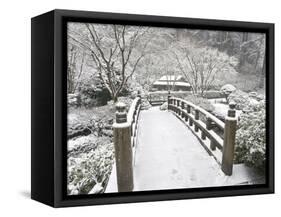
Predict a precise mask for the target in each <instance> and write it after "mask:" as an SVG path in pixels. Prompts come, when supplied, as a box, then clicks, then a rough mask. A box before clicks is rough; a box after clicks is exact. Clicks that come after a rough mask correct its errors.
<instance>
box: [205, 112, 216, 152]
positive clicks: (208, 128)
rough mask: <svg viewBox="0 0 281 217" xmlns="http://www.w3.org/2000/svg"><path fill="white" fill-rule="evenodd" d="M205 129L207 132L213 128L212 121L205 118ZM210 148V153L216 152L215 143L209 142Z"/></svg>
mask: <svg viewBox="0 0 281 217" xmlns="http://www.w3.org/2000/svg"><path fill="white" fill-rule="evenodd" d="M206 128H207V130H212V128H213V126H212V119H211V118H210V117H207V121H206ZM210 148H211V150H212V151H215V150H216V143H215V141H213V140H211V144H210Z"/></svg>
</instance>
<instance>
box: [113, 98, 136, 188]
mask: <svg viewBox="0 0 281 217" xmlns="http://www.w3.org/2000/svg"><path fill="white" fill-rule="evenodd" d="M140 108H141V97H140V95H138V96H137V97H136V98H135V99H134V100H133V102H132V104H131V106H130V108H129V110H128V113H127V111H126V105H125V104H124V103H122V102H118V103H117V104H116V120H115V123H114V124H113V143H114V149H115V165H116V176H117V188H118V192H128V191H132V190H133V188H134V180H133V162H134V159H133V158H134V152H133V149H134V146H135V145H136V135H137V129H138V117H139V112H140Z"/></svg>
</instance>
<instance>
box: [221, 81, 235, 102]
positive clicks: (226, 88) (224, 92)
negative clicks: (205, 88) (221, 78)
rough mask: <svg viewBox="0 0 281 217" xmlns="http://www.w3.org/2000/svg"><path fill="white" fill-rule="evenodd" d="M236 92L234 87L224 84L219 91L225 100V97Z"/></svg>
mask: <svg viewBox="0 0 281 217" xmlns="http://www.w3.org/2000/svg"><path fill="white" fill-rule="evenodd" d="M235 90H236V87H234V86H233V85H232V84H226V85H223V86H222V88H221V89H220V92H221V93H222V95H223V96H224V97H225V98H226V99H227V97H228V96H229V95H230V94H231V93H232V92H234V91H235Z"/></svg>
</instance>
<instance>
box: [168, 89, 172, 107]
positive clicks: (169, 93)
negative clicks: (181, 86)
mask: <svg viewBox="0 0 281 217" xmlns="http://www.w3.org/2000/svg"><path fill="white" fill-rule="evenodd" d="M170 103H171V92H170V91H169V92H168V110H170V109H171V108H170Z"/></svg>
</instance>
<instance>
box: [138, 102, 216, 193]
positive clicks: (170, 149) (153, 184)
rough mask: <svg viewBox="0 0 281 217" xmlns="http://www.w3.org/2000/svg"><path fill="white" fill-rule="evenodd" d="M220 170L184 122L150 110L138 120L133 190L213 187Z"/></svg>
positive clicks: (157, 110) (158, 110)
mask: <svg viewBox="0 0 281 217" xmlns="http://www.w3.org/2000/svg"><path fill="white" fill-rule="evenodd" d="M219 176H220V167H219V165H218V164H217V162H216V161H215V160H214V159H213V158H212V157H211V156H209V154H208V153H207V152H206V150H205V149H204V148H203V147H202V145H201V144H200V143H199V141H198V139H197V138H196V137H195V136H194V135H193V133H192V132H191V131H190V130H189V129H188V128H187V127H186V126H185V124H184V123H183V122H181V121H180V120H179V119H177V118H176V117H175V115H174V114H172V113H171V112H169V111H161V110H160V109H159V107H152V108H151V109H149V110H146V111H142V112H141V113H140V117H139V132H138V142H137V146H136V152H135V162H134V183H135V184H134V186H135V187H134V190H136V191H141V190H155V189H175V188H190V187H200V186H208V185H210V184H211V185H215V184H216V182H217V179H218V177H219Z"/></svg>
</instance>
